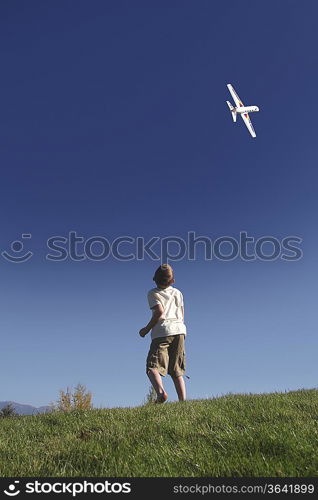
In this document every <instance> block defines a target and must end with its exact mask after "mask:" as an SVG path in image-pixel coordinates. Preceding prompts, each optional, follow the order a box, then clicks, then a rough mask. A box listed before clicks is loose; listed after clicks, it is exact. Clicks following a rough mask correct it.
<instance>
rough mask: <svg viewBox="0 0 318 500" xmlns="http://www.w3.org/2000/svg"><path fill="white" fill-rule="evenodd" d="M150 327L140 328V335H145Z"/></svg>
mask: <svg viewBox="0 0 318 500" xmlns="http://www.w3.org/2000/svg"><path fill="white" fill-rule="evenodd" d="M148 331H149V330H148V329H147V328H142V329H141V330H139V335H140V337H145V336H146V335H147V333H148Z"/></svg>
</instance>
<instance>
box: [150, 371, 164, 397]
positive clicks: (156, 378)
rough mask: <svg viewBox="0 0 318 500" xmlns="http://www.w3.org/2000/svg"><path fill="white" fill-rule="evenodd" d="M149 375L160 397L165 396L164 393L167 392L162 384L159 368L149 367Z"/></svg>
mask: <svg viewBox="0 0 318 500" xmlns="http://www.w3.org/2000/svg"><path fill="white" fill-rule="evenodd" d="M147 375H148V377H149V380H150V382H151V383H152V386H153V388H154V390H155V391H156V393H157V396H158V399H161V398H163V396H164V395H166V396H167V393H166V392H165V390H164V388H163V385H162V379H161V375H160V373H159V372H158V370H156V369H155V368H149V370H148V373H147ZM165 399H167V398H165Z"/></svg>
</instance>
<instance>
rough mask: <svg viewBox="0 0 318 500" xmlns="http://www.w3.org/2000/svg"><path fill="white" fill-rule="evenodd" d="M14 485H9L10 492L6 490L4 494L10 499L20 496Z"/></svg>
mask: <svg viewBox="0 0 318 500" xmlns="http://www.w3.org/2000/svg"><path fill="white" fill-rule="evenodd" d="M14 483H17V484H19V483H20V481H14ZM14 483H11V484H9V486H8V490H9V491H7V490H4V491H3V493H5V494H6V495H8V496H9V497H15V496H17V495H19V493H20V490H16V485H15V484H14Z"/></svg>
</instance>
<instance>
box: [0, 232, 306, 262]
mask: <svg viewBox="0 0 318 500" xmlns="http://www.w3.org/2000/svg"><path fill="white" fill-rule="evenodd" d="M31 237H32V235H31V234H30V233H23V234H22V235H21V239H31ZM302 241H303V240H302V238H300V237H299V236H285V237H283V238H281V239H280V238H277V237H275V236H272V235H268V236H262V237H259V238H255V237H254V236H250V235H248V234H247V231H241V232H240V233H239V235H238V237H236V238H235V237H233V236H220V237H218V238H215V239H213V238H211V237H210V236H208V235H197V234H196V233H195V231H189V232H188V233H187V234H186V236H185V237H184V238H182V237H180V236H175V235H171V236H165V237H159V236H151V237H149V238H144V237H143V236H135V237H132V236H129V235H121V236H118V237H117V238H115V239H113V240H112V241H111V240H110V239H108V238H107V237H105V236H103V235H96V236H90V237H88V238H85V237H84V236H82V235H80V234H78V233H77V232H76V231H69V233H68V234H67V235H63V236H62V235H55V236H50V237H49V238H48V239H47V241H46V242H44V244H45V251H46V255H45V259H46V260H47V261H51V262H62V261H65V260H70V261H75V262H81V261H87V260H88V261H95V262H102V261H106V260H107V259H110V258H112V259H114V260H118V261H123V262H126V261H132V260H134V261H143V260H146V259H150V260H153V261H160V262H161V263H168V262H176V261H181V260H189V261H199V260H205V261H212V260H218V261H224V262H229V261H233V260H236V259H240V260H242V261H245V262H249V261H255V260H260V261H275V260H277V259H281V260H284V261H297V260H299V259H301V258H302V256H303V251H302V249H301V244H302ZM1 255H2V257H4V259H6V260H7V261H9V262H12V263H21V262H26V261H28V260H29V259H30V258H31V257H32V256H33V252H31V251H30V250H29V251H24V245H23V242H22V241H21V240H16V241H13V242H12V243H11V251H10V252H8V251H7V250H5V251H3V252H1Z"/></svg>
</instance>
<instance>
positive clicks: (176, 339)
mask: <svg viewBox="0 0 318 500" xmlns="http://www.w3.org/2000/svg"><path fill="white" fill-rule="evenodd" d="M153 280H154V281H155V282H156V285H157V287H156V288H152V289H151V290H150V291H149V292H148V302H149V307H150V309H152V318H151V320H150V321H149V323H148V325H147V326H145V327H144V328H142V329H141V330H140V332H139V335H140V336H141V337H144V336H145V335H147V333H148V332H149V331H150V330H151V339H152V342H151V345H150V349H149V353H148V356H147V375H148V377H149V379H150V382H151V383H152V385H153V388H154V389H155V391H156V394H157V401H156V402H157V403H164V402H165V401H166V400H167V399H168V395H167V393H166V392H165V390H164V388H163V384H162V380H161V376H162V377H164V376H165V375H167V373H168V374H169V375H170V376H171V377H172V380H173V382H174V385H175V388H176V391H177V394H178V398H179V401H184V400H185V399H186V389H185V383H184V380H183V374H184V372H185V352H184V338H185V336H186V333H187V332H186V326H185V324H184V305H183V296H182V293H181V292H180V290H178V289H177V288H174V287H172V286H171V285H172V283H174V276H173V270H172V267H171V266H169V264H162V265H161V266H159V267H158V269H157V270H156V272H155V275H154V277H153Z"/></svg>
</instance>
